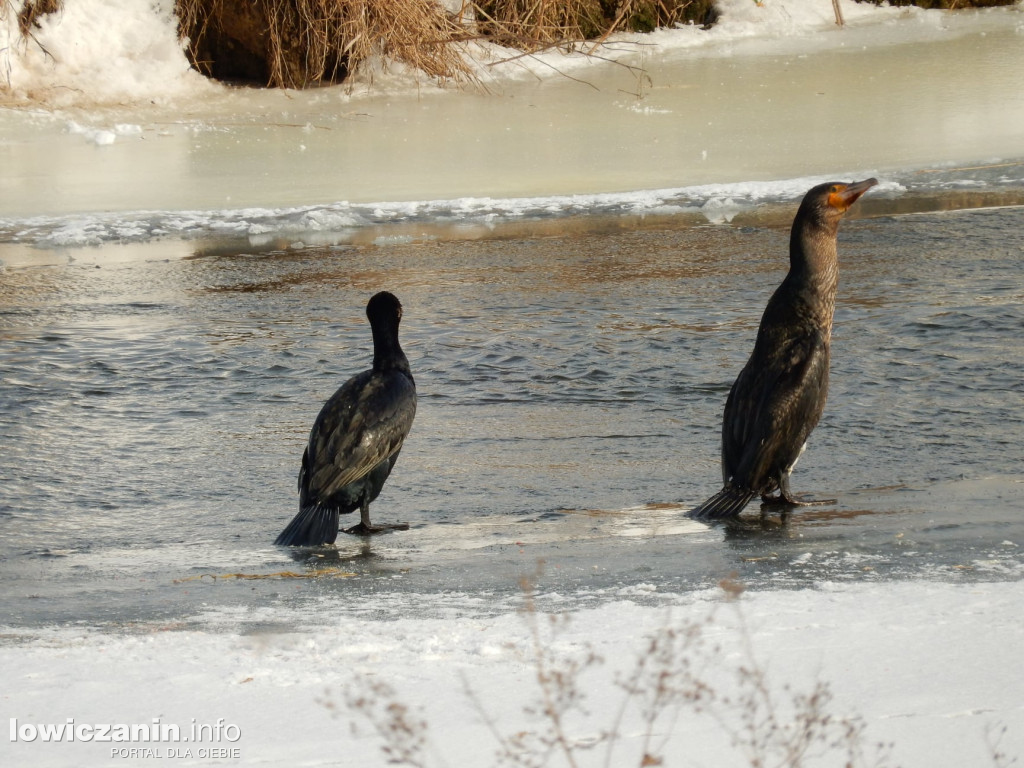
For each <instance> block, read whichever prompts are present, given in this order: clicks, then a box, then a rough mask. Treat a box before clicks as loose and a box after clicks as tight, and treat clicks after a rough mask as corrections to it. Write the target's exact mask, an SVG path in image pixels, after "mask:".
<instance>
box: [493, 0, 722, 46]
mask: <svg viewBox="0 0 1024 768" xmlns="http://www.w3.org/2000/svg"><path fill="white" fill-rule="evenodd" d="M713 6H714V3H713V2H712V0H484V1H483V2H479V3H474V4H473V8H474V9H475V11H476V15H477V18H478V19H479V20H480V30H481V32H482V33H483V35H484V37H486V38H487V39H489V40H492V41H494V42H496V43H500V44H501V45H506V46H509V47H512V48H518V49H521V50H524V51H534V50H538V49H540V48H550V47H552V46H555V45H569V46H571V45H573V44H575V43H579V42H583V41H587V40H598V41H600V40H604V39H606V38H607V37H608V36H609V35H611V34H612V33H614V32H621V31H625V30H628V31H635V32H650V31H652V30H654V29H657V28H658V27H667V26H672V25H673V24H678V23H683V22H688V21H696V22H698V23H702V24H703V23H705V21H707V20H708V19H709V18H712V17H713Z"/></svg>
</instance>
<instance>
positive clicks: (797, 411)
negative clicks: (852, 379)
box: [689, 179, 878, 520]
mask: <svg viewBox="0 0 1024 768" xmlns="http://www.w3.org/2000/svg"><path fill="white" fill-rule="evenodd" d="M877 183H878V181H877V180H875V179H866V180H865V181H858V182H855V183H852V184H843V183H838V182H830V183H828V184H820V185H818V186H816V187H814V188H813V189H811V190H810V191H809V192H808V193H807V194H806V195H805V196H804V199H803V202H802V203H801V204H800V209H799V210H798V211H797V214H796V218H795V219H793V228H792V230H791V232H790V239H789V274H787V275H786V278H785V279H784V280H783V281H782V284H781V285H780V286H779V287H778V288H777V289H776V290H775V293H774V294H772V297H771V299H769V300H768V306H767V307H766V308H765V310H764V315H762V317H761V325H760V327H759V328H758V331H757V341H756V342H755V343H754V351H753V353H752V354H751V355H750V359H749V360H748V361H747V364H746V365H745V366H743V370H742V371H740V375H739V376H738V377H737V378H736V382H735V383H734V384H733V385H732V390H730V392H729V398H728V400H727V401H726V403H725V415H724V417H723V419H722V480H723V483H724V487H723V488H722V490H721V491H719V492H718V493H717V494H715V495H714V496H712V497H711V498H710V499H708V500H707V501H705V502H704V503H703V504H701V505H700V506H699V507H697V508H696V509H693V510H691V511H690V513H689V514H690V516H691V517H695V518H698V519H703V520H717V519H721V518H727V517H735V516H736V515H738V514H739V513H740V512H741V511H742V510H743V508H744V507H745V506H746V505H747V503H748V502H749V501H750V500H751V499H753V498H754V496H757V495H760V496H761V499H762V501H764V502H765V503H774V504H785V505H791V506H797V505H800V504H810V503H819V504H825V503H834V501H831V502H826V501H820V502H800V501H797V500H796V499H795V498H793V495H792V494H791V493H790V490H789V476H790V473H792V471H793V467H794V466H795V465H796V461H797V459H798V458H800V454H801V453H803V450H804V444H805V443H806V441H807V437H808V436H809V435H810V434H811V430H813V429H814V427H815V425H816V424H817V423H818V419H820V418H821V414H822V411H824V409H825V399H826V397H827V396H828V368H829V346H830V342H831V338H832V314H833V311H834V309H835V301H836V285H837V283H838V278H839V264H838V259H837V256H836V233H837V231H838V230H839V220H840V219H841V218H842V216H843V214H844V213H845V212H846V211H847V210H848V209H849V207H850V206H851V205H853V203H854V202H855V201H856V200H857V198H859V197H860V196H861V195H863V194H864V193H865V192H867V191H868V189H870V188H871V187H873V186H874V185H875V184H877ZM776 490H777V491H778V492H779V494H778V496H770V495H769V494H771V493H772V492H773V491H776Z"/></svg>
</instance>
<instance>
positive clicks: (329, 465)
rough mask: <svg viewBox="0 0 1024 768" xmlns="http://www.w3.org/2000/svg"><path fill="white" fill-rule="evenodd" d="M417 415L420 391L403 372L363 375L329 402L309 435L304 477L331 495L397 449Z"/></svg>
mask: <svg viewBox="0 0 1024 768" xmlns="http://www.w3.org/2000/svg"><path fill="white" fill-rule="evenodd" d="M415 415H416V389H415V386H414V385H413V383H412V380H411V379H410V378H409V377H408V376H406V375H404V374H402V373H399V372H391V373H389V374H388V375H386V376H383V377H381V376H376V377H374V376H373V375H372V372H371V371H366V372H365V373H362V374H359V375H358V376H355V377H353V378H352V379H350V380H349V381H348V382H346V384H345V385H344V386H343V387H342V388H341V389H340V390H338V392H336V393H335V394H334V395H333V396H332V397H331V399H330V400H328V401H327V402H326V403H325V404H324V407H323V409H322V410H321V411H320V415H319V416H317V418H316V422H315V423H314V424H313V429H312V431H311V432H310V435H309V445H308V446H307V448H306V454H305V455H304V456H303V462H302V471H301V472H300V475H299V488H300V490H301V488H302V485H303V481H304V480H305V481H306V486H307V488H308V490H309V493H310V495H312V496H314V497H319V498H327V497H329V496H331V495H332V494H333V493H335V492H336V491H337V490H338V489H340V488H344V487H345V486H346V485H349V484H350V483H353V482H355V481H356V480H359V479H360V478H361V477H363V476H364V475H366V474H367V473H368V472H370V470H372V469H373V468H374V467H376V466H377V465H378V464H380V463H381V462H382V461H384V460H385V459H387V458H388V457H390V456H392V455H394V454H395V453H397V452H398V451H399V450H400V449H401V447H402V443H403V442H404V441H405V438H406V436H407V435H408V434H409V430H410V429H411V428H412V422H413V417H414V416H415Z"/></svg>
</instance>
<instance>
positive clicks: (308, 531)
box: [274, 504, 340, 547]
mask: <svg viewBox="0 0 1024 768" xmlns="http://www.w3.org/2000/svg"><path fill="white" fill-rule="evenodd" d="M339 516H340V515H339V512H338V508H337V507H325V506H323V505H322V504H310V505H309V506H308V507H303V508H302V509H301V510H300V511H299V514H297V515H296V516H295V517H294V518H292V521H291V522H290V523H288V527H287V528H285V529H284V530H283V531H281V535H280V536H278V537H277V538H276V539H275V540H274V543H275V544H281V545H282V546H285V547H315V546H318V545H320V544H333V543H334V540H335V539H337V538H338V519H339Z"/></svg>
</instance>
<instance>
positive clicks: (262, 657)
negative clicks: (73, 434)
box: [0, 582, 1024, 768]
mask: <svg viewBox="0 0 1024 768" xmlns="http://www.w3.org/2000/svg"><path fill="white" fill-rule="evenodd" d="M644 593H645V591H644V589H643V586H642V585H639V586H637V587H635V588H633V589H632V590H631V592H627V593H626V594H624V595H623V596H622V597H620V598H619V599H618V600H617V601H613V602H610V603H608V604H606V605H603V606H601V607H600V608H596V609H588V610H583V611H579V612H576V613H574V614H572V616H571V617H570V618H569V620H568V622H567V623H566V624H565V625H564V626H562V627H561V628H560V630H559V631H558V632H557V633H555V634H554V635H553V634H552V633H551V629H550V627H549V626H548V623H547V621H546V620H542V621H541V622H540V631H541V633H542V636H543V638H544V641H545V655H546V656H545V663H549V664H551V665H552V667H551V669H553V670H559V671H561V672H563V673H565V672H567V671H568V669H569V668H570V666H571V664H570V662H574V663H577V664H580V665H582V667H583V671H582V672H581V673H580V674H579V675H578V677H576V678H575V679H574V683H575V684H577V685H578V690H579V692H580V693H581V694H582V695H583V697H584V698H583V699H582V702H581V709H582V711H576V710H573V711H570V712H569V713H568V714H567V716H566V718H565V731H566V734H567V736H568V739H569V742H570V743H571V744H572V745H573V746H574V748H575V754H576V759H577V761H578V762H577V764H578V765H580V766H600V765H606V764H607V763H606V762H605V760H606V755H607V752H608V749H609V746H608V744H607V742H602V741H601V735H602V734H603V733H607V732H609V731H614V732H616V733H617V735H618V742H617V743H616V744H615V747H614V753H613V754H614V760H613V762H612V763H611V764H612V765H616V766H639V765H641V764H642V763H641V759H642V756H643V754H644V753H645V750H646V751H647V753H648V754H651V755H652V756H663V757H664V763H663V764H664V765H666V766H682V765H707V766H711V765H714V766H722V767H728V766H743V765H749V759H750V753H751V752H750V749H751V748H750V746H749V745H746V746H737V745H733V744H732V743H731V739H730V737H729V736H728V735H727V733H728V731H729V730H731V729H736V730H737V731H739V732H741V733H742V732H743V721H742V717H743V715H744V714H745V713H748V712H747V707H748V706H749V705H744V704H743V703H742V698H740V696H742V694H744V693H746V694H748V695H749V694H750V693H751V687H750V685H749V678H745V677H744V676H743V675H742V674H739V673H738V670H739V669H740V667H746V668H747V669H748V670H750V669H754V668H757V669H759V670H761V671H762V672H763V673H764V675H765V680H766V688H767V691H766V692H765V693H766V695H769V696H770V698H771V701H772V702H773V703H772V704H771V708H773V709H774V714H775V715H776V716H778V717H780V718H781V721H782V724H783V725H784V727H790V726H791V725H792V721H791V720H790V718H791V717H793V705H794V699H795V698H796V697H799V696H800V695H801V694H808V695H809V694H811V693H812V692H813V691H814V689H815V686H816V684H818V683H824V684H826V685H827V686H828V689H829V691H830V693H831V700H828V699H827V698H826V697H822V698H821V699H820V703H822V704H823V707H824V713H827V714H828V715H829V716H830V717H832V718H833V719H834V720H835V721H836V723H835V729H834V730H833V731H832V732H831V736H833V737H836V736H839V735H840V734H841V731H842V729H841V727H840V726H839V722H838V721H839V720H841V719H843V718H853V717H859V718H861V719H862V721H863V725H864V726H865V731H864V733H863V738H862V743H861V746H863V747H864V749H865V752H866V753H867V755H873V754H874V753H875V748H876V745H877V744H878V743H887V744H891V748H890V749H889V750H888V751H889V760H888V762H883V763H881V764H884V765H900V766H903V767H904V768H937V767H939V766H949V767H950V768H952V767H954V766H968V765H969V766H986V767H987V766H1005V765H1009V764H1010V762H1009V759H1008V758H1007V755H1009V756H1016V755H1019V754H1021V753H1022V752H1024V707H1022V706H1021V700H1020V691H1021V690H1022V688H1024V675H1022V672H1021V667H1020V664H1019V663H1018V659H1017V655H1016V649H1017V648H1019V647H1020V645H1021V643H1022V642H1024V624H1022V623H1021V622H1020V620H1019V611H1018V610H1017V609H1018V607H1019V605H1020V603H1021V600H1022V599H1024V583H1021V582H1015V583H1012V584H985V585H960V586H958V585H951V584H925V583H919V584H912V583H911V584H898V585H893V584H888V585H885V586H878V585H846V586H837V585H834V584H822V585H819V587H818V588H817V589H813V590H799V591H793V592H789V591H782V592H768V593H756V594H746V595H743V596H742V597H741V599H740V600H739V601H738V602H736V603H729V604H726V603H724V602H723V599H722V596H721V593H719V592H717V591H714V592H706V593H697V594H691V595H685V596H683V595H664V596H661V597H660V598H659V597H658V596H657V595H656V594H654V593H653V592H648V593H647V595H646V598H647V599H646V601H644V602H645V603H646V604H644V603H643V602H642V603H638V602H636V597H632V596H631V595H644ZM541 597H544V596H543V595H542V596H541ZM375 599H377V600H383V599H386V597H385V596H383V595H381V596H378V597H377V598H375ZM404 599H407V600H408V599H414V596H406V597H405V598H404ZM463 599H464V598H463ZM652 601H654V602H655V604H654V605H652V604H651V602H652ZM470 603H472V601H470ZM545 604H546V605H547V606H549V607H550V606H553V605H556V604H557V596H555V595H551V596H548V600H546V602H545ZM466 608H468V609H469V612H470V613H472V612H473V606H472V605H471V604H467V606H466ZM510 608H511V606H510ZM432 613H434V614H435V617H434V618H420V619H401V618H399V619H396V620H392V621H384V622H381V621H376V620H374V619H372V618H364V617H362V616H361V615H355V616H354V615H351V614H350V613H349V611H348V610H347V608H346V606H345V605H341V604H338V603H337V602H333V601H328V602H324V603H321V604H319V605H317V606H313V605H311V606H310V607H309V610H308V611H303V612H301V613H288V612H282V611H278V610H274V611H269V612H267V611H264V612H260V611H245V610H243V611H235V612H226V613H225V612H218V611H216V610H214V611H211V612H210V613H209V614H208V615H207V616H206V617H205V618H204V619H203V620H204V622H205V623H206V624H207V627H208V628H206V629H199V630H195V629H193V630H180V629H177V628H175V627H174V626H161V625H141V626H135V627H131V626H129V627H125V628H124V631H123V632H119V633H114V634H111V633H106V632H103V633H97V632H93V631H90V630H88V629H77V628H66V629H53V630H28V631H17V632H14V633H7V634H6V635H4V641H5V642H4V643H3V644H2V645H0V662H2V664H3V667H4V669H5V670H7V671H6V672H5V686H4V688H5V690H4V692H3V694H2V695H0V712H2V714H3V716H4V719H5V722H6V721H7V718H17V721H18V724H19V727H20V728H24V727H25V724H29V725H32V724H47V723H52V724H56V725H60V724H64V723H66V722H67V721H68V719H69V718H73V719H74V721H75V723H76V724H86V725H92V724H105V723H114V724H116V723H127V724H132V723H141V724H143V725H149V724H150V723H152V722H154V721H159V723H161V724H164V725H166V724H174V725H178V726H179V727H180V732H181V734H182V737H183V738H182V740H178V741H174V740H171V739H167V740H164V741H159V740H158V741H155V742H145V741H136V742H131V743H117V742H114V743H111V742H101V741H99V740H98V739H97V740H94V741H86V740H85V739H82V738H80V739H79V740H77V741H75V742H73V743H70V742H67V741H65V742H62V743H47V742H44V741H43V740H42V738H40V737H37V738H35V739H34V740H29V739H25V738H20V739H18V740H17V741H16V742H11V741H10V740H9V739H7V738H4V739H3V740H0V753H2V754H3V755H4V756H5V758H4V759H5V763H6V764H8V765H33V766H37V767H38V768H50V766H71V765H74V766H97V765H126V764H127V765H154V766H155V765H232V764H234V765H291V766H296V765H302V766H373V765H385V764H387V760H386V756H385V754H384V753H383V752H382V751H381V745H382V741H383V740H382V739H381V738H379V737H378V735H377V734H376V733H375V732H374V728H373V727H372V725H371V721H370V720H369V719H368V718H367V717H366V715H365V712H373V713H375V716H376V717H378V718H380V720H381V721H382V722H385V721H387V719H388V717H387V713H386V711H385V707H386V705H388V704H390V703H396V702H397V703H399V704H402V705H405V706H408V707H409V711H408V716H407V718H406V719H407V721H408V722H409V723H411V724H413V726H414V727H416V728H417V732H419V731H418V724H419V723H420V722H421V721H422V722H425V724H426V729H425V732H424V735H425V743H424V744H423V745H422V749H421V750H420V751H418V752H416V753H415V754H416V760H418V761H419V762H416V761H410V762H409V763H408V764H410V765H424V766H443V765H448V766H454V765H465V766H470V765H472V766H489V765H496V764H498V760H497V758H496V754H497V752H498V749H499V746H500V745H499V744H498V742H497V740H496V738H495V736H494V733H493V732H492V731H497V732H498V733H499V734H501V735H503V736H504V737H506V738H512V737H514V736H515V734H517V733H521V732H530V731H532V732H534V733H538V734H540V733H543V732H544V730H545V728H546V726H545V725H544V721H543V718H540V717H538V716H537V715H531V714H528V713H527V712H526V711H524V710H526V709H528V708H529V707H531V706H535V705H536V702H537V701H538V699H539V695H540V694H539V690H538V688H537V678H536V676H537V657H536V653H535V651H534V650H533V645H532V643H533V641H532V639H531V630H530V624H529V622H528V621H527V620H526V617H523V616H517V615H515V614H514V613H503V614H501V615H498V616H493V617H489V618H466V617H465V616H464V615H462V613H463V611H462V610H461V609H460V596H459V595H457V594H453V595H451V596H449V598H448V599H447V600H446V601H445V602H444V603H443V604H442V603H437V602H436V601H435V607H434V609H433V610H432ZM694 627H698V628H700V631H699V638H700V639H698V638H691V639H690V640H688V641H684V640H683V638H682V636H681V633H683V632H684V631H685V630H687V629H688V628H689V629H691V630H692V629H693V628H694ZM225 630H226V631H225ZM666 630H675V631H677V632H679V633H680V635H679V636H677V637H675V638H674V640H673V648H674V650H673V652H672V653H671V654H670V656H671V663H669V664H668V665H667V666H666V669H671V670H673V671H674V672H676V673H679V672H681V671H682V670H684V669H688V671H689V673H691V674H692V675H694V676H695V677H696V678H697V679H699V680H700V681H702V682H704V683H706V684H707V685H708V686H709V687H710V689H711V690H713V691H714V692H715V694H716V695H717V696H718V697H719V699H718V700H717V703H713V701H712V697H711V696H710V694H709V695H708V697H707V698H706V699H705V703H706V704H707V705H708V706H709V707H710V708H711V709H713V710H714V711H715V712H716V713H717V716H719V717H721V720H722V722H716V718H715V717H714V716H707V715H700V714H698V713H696V712H695V711H694V707H693V706H691V705H686V704H685V703H680V702H669V703H666V704H665V708H664V709H663V710H661V711H659V712H658V714H659V717H658V719H657V720H656V722H655V723H654V725H653V727H651V728H648V725H647V720H646V719H645V718H644V717H643V716H642V714H641V712H640V711H639V706H638V704H639V703H638V702H636V701H634V702H632V703H631V704H630V705H629V706H628V707H627V708H626V711H625V714H624V716H623V717H622V719H621V720H619V719H618V718H619V709H620V707H621V706H622V705H623V703H624V702H625V701H626V695H625V693H624V691H623V690H622V688H621V687H619V686H618V685H617V684H616V681H617V680H624V679H626V678H627V677H628V676H629V674H630V673H631V670H632V669H633V667H634V665H635V664H636V662H637V660H638V659H640V658H644V657H645V654H646V653H648V644H649V640H650V638H651V637H655V636H657V637H660V638H661V639H662V641H663V642H665V641H666V640H667V637H668V635H667V634H666ZM591 655H596V656H598V657H600V659H601V662H600V663H592V664H589V665H588V664H587V663H586V659H588V658H590V657H591ZM647 659H648V661H649V662H650V663H651V664H652V665H654V663H655V660H654V658H653V657H647ZM687 664H690V665H692V666H690V667H687V666H686V665H687ZM85 669H88V670H89V673H88V675H83V674H82V671H83V670H85ZM744 681H746V682H744ZM677 682H681V681H677ZM369 683H378V684H380V683H383V684H386V685H387V686H388V687H389V688H390V689H391V690H392V691H393V695H384V694H383V693H379V695H378V696H375V695H374V694H373V693H372V692H371V686H370V685H369ZM691 683H692V680H691ZM467 691H469V692H471V693H472V697H471V696H470V695H469V693H467ZM648 693H649V694H650V693H651V691H648ZM357 696H363V697H366V699H367V702H366V703H365V705H364V706H363V707H362V708H360V707H355V708H351V707H349V706H348V705H347V704H346V701H347V700H348V699H352V698H355V697H357ZM725 696H731V697H734V700H733V703H731V704H727V703H724V702H723V701H722V700H721V697H725ZM473 697H475V698H476V700H477V702H478V704H475V703H474V701H473ZM755 698H757V694H756V693H755ZM679 704H681V706H679V707H678V708H677V705H679ZM758 706H759V707H760V709H759V710H758V717H767V715H768V710H767V709H766V708H765V707H766V706H767V700H765V701H759V702H758ZM481 708H482V709H483V710H484V711H485V712H486V714H487V717H488V718H489V719H490V722H488V721H487V720H486V719H485V717H484V716H483V714H482V713H481ZM218 722H221V723H223V724H224V725H225V726H234V727H235V730H234V731H231V730H230V729H229V730H225V731H222V733H226V734H227V737H226V738H221V739H220V740H219V741H216V740H214V739H213V737H212V736H211V735H207V738H206V741H205V742H202V743H195V742H188V741H186V740H185V739H187V738H189V734H190V733H191V730H190V729H191V727H192V724H193V723H197V724H199V725H204V724H217V723H218ZM819 725H821V724H820V723H819ZM384 729H385V730H387V726H384ZM1004 729H1005V732H1004ZM649 730H650V731H651V736H652V738H651V739H650V741H649V742H648V741H646V740H645V737H646V735H647V732H648V731H649ZM823 730H824V731H826V732H829V729H828V728H824V729H823ZM24 733H25V734H28V735H31V732H30V731H29V732H24ZM206 733H207V734H210V733H211V732H210V731H207V732H206ZM406 735H408V734H406ZM760 735H761V736H763V737H766V744H767V745H768V746H766V747H764V748H763V751H762V754H765V755H766V756H769V757H771V758H773V759H775V760H782V762H781V763H780V764H783V765H791V764H792V763H791V762H786V761H785V756H784V754H783V752H782V749H781V747H780V741H781V738H782V736H783V734H780V733H774V734H772V733H761V734H760ZM391 736H392V737H394V738H396V739H401V738H402V736H403V734H402V733H401V731H400V730H399V731H398V732H393V733H391ZM236 737H237V738H236ZM408 741H415V740H414V739H411V740H407V742H408ZM841 741H842V739H840V742H841ZM588 745H589V747H590V748H588ZM595 745H596V746H595ZM392 746H394V742H392ZM211 747H212V748H225V749H228V750H231V751H230V752H228V753H226V754H228V755H229V756H228V757H227V758H226V759H216V758H214V759H209V758H205V757H203V754H204V753H202V752H201V750H202V749H209V748H211ZM122 749H136V750H140V751H139V752H136V753H135V754H136V755H137V756H139V757H138V758H137V759H127V760H126V759H123V758H118V757H117V756H116V755H117V754H124V753H121V752H120V750H122ZM146 749H149V750H154V752H151V753H149V754H144V753H143V752H142V751H141V750H146ZM186 750H190V752H191V756H192V757H191V758H184V757H177V758H171V757H169V755H171V754H173V753H175V752H176V753H177V754H179V755H184V754H185V751H186ZM112 752H114V755H115V756H114V757H112V756H111V754H112ZM756 752H757V749H754V753H756ZM205 754H207V755H208V754H210V753H208V752H207V753H205ZM810 754H811V755H816V756H814V757H811V758H810V759H808V760H807V761H806V762H802V763H800V764H801V765H813V766H841V765H843V764H844V761H845V759H846V758H847V754H848V753H847V747H846V746H845V744H842V745H839V746H833V747H825V746H824V745H820V744H816V745H814V746H813V747H812V749H811V750H810ZM999 755H1002V758H1000V757H999ZM551 764H552V765H565V764H566V762H565V761H564V759H562V758H560V757H559V756H558V755H557V754H556V755H555V756H554V758H553V759H552V762H551ZM658 764H660V763H658ZM771 764H774V763H771ZM857 764H858V765H873V764H874V763H873V762H872V761H871V760H870V759H868V760H864V761H857Z"/></svg>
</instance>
